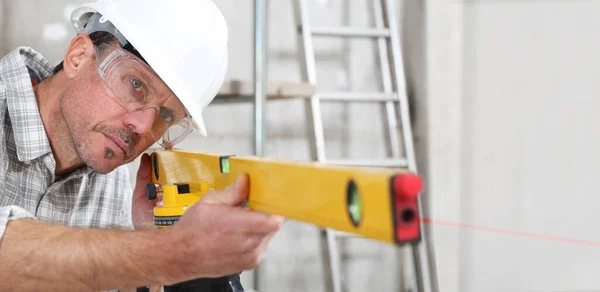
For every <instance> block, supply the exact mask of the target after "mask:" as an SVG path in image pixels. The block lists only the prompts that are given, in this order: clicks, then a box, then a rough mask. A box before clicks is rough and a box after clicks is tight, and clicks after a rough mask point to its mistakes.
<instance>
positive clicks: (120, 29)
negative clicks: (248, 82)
mask: <svg viewBox="0 0 600 292" xmlns="http://www.w3.org/2000/svg"><path fill="white" fill-rule="evenodd" d="M94 13H99V14H101V15H102V18H100V20H99V23H101V24H102V23H106V21H108V22H109V23H111V24H112V25H113V26H114V28H113V30H114V29H115V28H116V31H113V34H115V36H116V37H117V38H119V40H120V41H121V43H122V45H123V44H124V43H125V42H128V43H130V44H131V45H132V46H133V47H134V48H135V50H137V51H138V52H139V53H140V55H141V56H142V57H143V59H144V60H145V61H146V62H147V63H148V65H150V67H152V69H153V70H154V71H155V72H156V73H157V74H158V75H159V77H160V78H161V79H162V80H163V81H164V82H165V83H166V84H167V86H169V88H170V89H171V90H172V91H173V92H174V93H175V95H176V96H177V97H178V98H179V100H180V101H181V103H182V104H183V105H184V106H185V108H186V110H187V111H188V113H189V114H190V115H191V116H192V121H193V125H194V127H195V128H196V129H197V130H198V131H200V133H201V134H202V135H203V136H206V126H205V124H204V120H203V118H202V112H203V110H204V109H205V108H206V106H208V104H209V103H210V102H211V101H212V100H213V99H214V98H215V96H216V95H217V93H218V91H219V89H220V87H221V86H222V85H223V81H224V79H225V74H226V71H227V65H228V64H227V63H228V50H227V41H228V29H227V23H226V22H225V18H224V17H223V14H222V13H221V11H220V10H219V9H218V7H217V6H216V5H215V4H214V3H213V2H212V1H211V0H168V1H167V0H97V1H96V2H94V3H87V4H83V5H82V6H81V7H79V8H77V9H75V10H74V11H73V13H72V15H71V20H72V24H73V26H74V27H75V29H76V30H77V32H78V33H81V32H86V26H87V24H88V21H89V19H90V18H91V17H92V15H94Z"/></svg>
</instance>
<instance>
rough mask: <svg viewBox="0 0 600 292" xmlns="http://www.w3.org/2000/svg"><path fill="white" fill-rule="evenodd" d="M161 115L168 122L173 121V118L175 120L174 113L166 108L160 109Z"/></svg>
mask: <svg viewBox="0 0 600 292" xmlns="http://www.w3.org/2000/svg"><path fill="white" fill-rule="evenodd" d="M160 117H161V118H162V119H163V120H164V121H167V122H171V120H173V115H172V113H171V111H170V110H167V109H164V108H161V109H160Z"/></svg>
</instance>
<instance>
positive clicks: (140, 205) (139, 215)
mask: <svg viewBox="0 0 600 292" xmlns="http://www.w3.org/2000/svg"><path fill="white" fill-rule="evenodd" d="M151 182H152V165H151V161H150V155H148V154H147V153H144V154H142V156H141V157H140V166H139V168H138V172H137V176H136V183H135V189H134V190H133V198H132V204H131V207H132V210H131V215H132V220H133V227H135V229H137V230H140V229H149V228H154V227H155V226H154V207H155V206H156V203H157V202H158V201H159V200H160V198H158V197H157V198H156V199H155V200H148V198H146V184H148V183H151Z"/></svg>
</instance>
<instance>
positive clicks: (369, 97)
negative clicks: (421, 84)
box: [316, 92, 398, 102]
mask: <svg viewBox="0 0 600 292" xmlns="http://www.w3.org/2000/svg"><path fill="white" fill-rule="evenodd" d="M316 97H318V98H319V99H321V100H323V101H359V102H380V101H397V100H398V96H397V95H396V94H394V93H383V92H364V93H361V92H323V93H318V94H316Z"/></svg>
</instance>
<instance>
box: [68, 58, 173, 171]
mask: <svg viewBox="0 0 600 292" xmlns="http://www.w3.org/2000/svg"><path fill="white" fill-rule="evenodd" d="M111 52H114V51H113V50H111V49H108V50H105V51H103V52H102V53H101V56H100V61H103V60H104V59H105V58H106V57H107V55H109V54H111ZM130 56H131V57H133V55H130ZM111 64H114V66H112V67H111V68H108V69H107V70H104V71H103V72H104V73H105V74H106V75H105V77H104V78H103V77H101V76H100V74H99V73H98V71H97V62H96V60H91V61H90V62H87V63H86V65H82V68H81V69H80V70H79V71H78V72H77V75H76V76H74V78H73V79H72V81H71V83H70V86H69V87H68V88H67V89H66V90H65V92H64V94H63V96H62V98H61V101H60V113H61V116H62V119H63V120H64V121H65V126H66V129H65V130H66V131H67V133H68V136H69V137H70V140H71V142H72V143H73V147H74V149H75V151H76V152H77V155H78V156H79V157H80V158H81V159H82V160H83V162H84V163H85V164H87V165H88V166H90V167H91V168H93V169H94V170H96V171H97V172H99V173H108V172H110V171H112V170H114V169H115V168H116V167H118V166H120V165H123V164H125V163H128V162H131V161H132V160H134V159H135V158H136V157H137V156H138V155H140V154H141V153H142V152H143V151H145V150H146V149H148V148H149V147H150V146H151V145H152V144H154V143H155V139H154V137H156V138H158V137H160V135H162V133H163V132H164V127H163V126H164V122H163V123H161V121H158V120H159V119H161V117H166V118H167V119H169V118H171V119H178V118H181V117H182V115H183V114H184V109H183V106H182V105H181V103H180V102H179V101H178V99H177V98H176V97H175V95H174V94H173V93H172V92H171V91H170V90H169V88H168V87H167V86H166V84H165V83H164V82H162V80H160V79H159V78H158V76H156V74H155V73H153V72H152V71H151V70H150V69H149V68H148V67H147V66H145V65H144V64H142V63H140V62H135V61H133V60H131V59H128V58H124V57H122V56H117V58H115V59H114V61H113V63H111ZM147 105H152V106H155V108H156V110H155V109H153V108H152V107H147V108H146V109H145V110H136V109H139V107H141V106H147ZM157 110H158V111H160V113H158V115H156V113H157ZM163 120H164V119H163ZM151 133H152V134H151ZM153 135H154V137H153Z"/></svg>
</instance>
